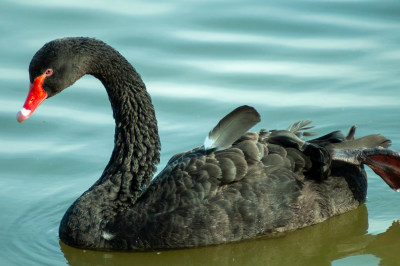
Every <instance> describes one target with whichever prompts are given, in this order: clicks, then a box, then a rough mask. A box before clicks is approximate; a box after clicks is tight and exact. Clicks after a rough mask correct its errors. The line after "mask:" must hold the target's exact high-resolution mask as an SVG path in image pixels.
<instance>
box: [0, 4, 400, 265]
mask: <svg viewBox="0 0 400 266" xmlns="http://www.w3.org/2000/svg"><path fill="white" fill-rule="evenodd" d="M399 14H400V3H399V2H397V1H362V2H361V1H360V2H359V1H329V2H328V1H323V2H322V1H321V2H319V1H285V2H283V1H275V2H272V3H268V2H267V1H261V0H258V1H257V0H251V1H178V0H172V1H112V2H110V1H105V0H103V1H97V2H96V4H94V3H90V2H85V1H76V0H70V1H63V2H62V1H59V2H57V1H45V0H37V1H27V0H13V1H7V0H3V1H2V2H1V3H0V32H1V33H2V34H1V38H0V82H1V97H0V210H1V216H0V224H1V227H0V265H67V263H69V264H70V265H124V264H130V265H134V264H146V265H176V264H179V265H184V264H192V265H228V264H229V265H266V264H268V265H330V264H332V265H378V264H379V263H381V264H382V265H396V262H397V263H398V255H397V254H398V250H399V249H400V229H399V225H398V224H396V223H394V224H392V223H393V222H394V221H397V220H398V219H399V218H400V209H399V206H398V203H399V201H400V194H398V193H395V192H393V191H392V190H390V188H389V187H388V186H387V185H386V184H385V183H384V182H383V181H382V180H381V179H380V178H379V177H378V176H376V175H375V174H374V173H373V172H372V171H371V170H369V169H368V174H369V190H368V200H367V203H366V204H365V205H363V206H362V207H360V208H359V209H357V210H355V211H353V212H350V213H347V214H345V215H342V216H339V217H334V218H333V219H330V220H328V221H327V222H325V223H322V224H320V225H317V226H313V227H310V228H306V229H304V230H299V231H296V232H293V233H290V234H287V235H284V236H282V237H279V238H272V239H268V238H267V239H264V238H261V239H256V240H253V241H246V242H242V243H235V244H230V245H222V246H215V247H208V248H200V249H191V250H176V251H163V252H159V253H157V252H149V253H136V254H134V253H110V252H106V253H104V252H93V251H82V250H77V249H73V248H70V247H67V246H64V245H60V243H59V239H58V225H59V222H60V220H61V217H62V215H63V214H64V212H65V211H66V209H67V208H68V206H69V205H70V204H71V203H72V202H73V201H74V200H75V199H76V198H77V197H78V196H79V195H81V194H82V193H83V192H84V191H85V190H86V189H87V188H88V187H89V186H90V185H91V184H93V183H94V182H95V181H96V179H97V178H98V177H99V176H100V174H101V172H102V170H103V168H104V166H105V164H106V163H107V162H108V159H109V156H110V154H111V150H112V147H113V133H114V132H113V131H114V126H113V120H112V115H111V108H110V105H109V102H108V99H107V95H106V93H105V90H104V89H103V88H102V85H101V83H100V82H98V81H97V80H95V79H94V78H91V77H84V78H83V79H81V80H79V81H78V82H77V83H76V84H75V85H74V86H73V87H71V88H69V89H68V90H66V91H64V92H63V93H62V94H61V95H59V96H57V97H54V98H52V99H49V100H47V101H46V102H45V103H43V104H42V105H41V106H40V107H39V109H38V110H37V111H36V112H35V114H34V115H33V116H32V117H31V118H30V119H29V120H28V121H26V122H25V123H24V124H22V125H20V124H18V123H17V121H16V119H15V114H16V112H17V111H18V110H19V109H20V108H21V106H22V104H23V102H24V101H25V97H26V95H27V91H28V85H29V81H28V72H27V68H28V64H29V62H30V59H31V57H32V55H33V54H34V53H35V52H36V51H37V49H39V48H40V47H41V46H42V45H43V44H44V43H45V42H47V41H50V40H52V39H55V38H59V37H65V36H90V37H96V38H98V39H101V40H103V41H105V42H107V43H109V44H110V45H112V46H113V47H115V48H116V49H118V50H119V51H120V52H121V53H122V54H123V55H124V56H126V57H127V59H128V60H129V61H130V62H131V63H132V64H133V65H134V66H135V67H136V69H137V70H138V71H139V72H140V73H141V75H142V77H143V79H144V81H145V82H146V84H147V87H148V90H149V92H150V94H151V95H152V98H153V103H154V105H155V109H156V114H157V118H158V122H159V128H160V135H161V140H162V158H161V164H160V166H159V170H161V169H162V168H163V165H165V163H166V162H167V161H168V159H169V158H170V157H171V156H172V155H173V154H175V153H177V152H180V151H183V150H187V149H190V148H193V147H195V146H198V145H200V144H201V143H202V142H203V140H204V137H205V135H206V134H207V133H208V131H209V130H210V129H211V128H212V127H213V126H214V125H215V123H216V122H217V121H218V120H219V119H220V118H221V117H222V116H223V115H225V114H226V113H228V112H229V111H230V110H232V109H234V108H235V107H236V106H238V105H242V104H249V105H253V106H254V107H256V108H257V110H259V112H260V113H261V116H262V122H261V123H260V125H258V126H257V127H256V128H255V129H256V130H257V129H259V128H267V129H273V128H286V127H287V126H288V125H289V124H291V123H292V122H294V121H297V120H301V119H311V120H313V121H314V124H315V125H316V129H315V131H316V132H318V133H319V134H324V133H327V132H329V131H332V130H336V129H341V130H344V131H346V130H347V129H348V128H349V127H350V126H351V125H353V124H356V125H357V126H358V132H357V136H362V135H364V134H369V133H381V134H383V135H385V136H386V137H388V138H390V139H392V141H393V148H394V149H397V150H400V133H399V131H400V123H399V117H400V107H399V102H400V95H399V93H398V92H399V88H400V78H399V77H400V75H399V74H400V48H399V47H400V46H399V43H400V16H399Z"/></svg>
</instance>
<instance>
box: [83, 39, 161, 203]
mask: <svg viewBox="0 0 400 266" xmlns="http://www.w3.org/2000/svg"><path fill="white" fill-rule="evenodd" d="M102 49H104V50H105V51H102ZM97 52H98V55H97V57H96V58H97V60H95V61H93V62H94V64H92V67H91V69H90V71H89V74H92V75H94V76H95V77H97V78H98V79H99V80H100V81H101V82H102V83H103V85H104V86H105V88H106V90H107V93H108V97H109V99H110V102H111V106H112V109H113V115H114V119H115V123H116V129H115V145H114V150H113V152H112V155H111V159H110V161H109V163H108V165H107V167H106V168H105V170H104V172H103V174H102V176H101V178H100V179H99V181H98V182H97V183H96V184H101V183H105V182H106V183H109V184H110V181H111V183H112V184H113V187H114V189H113V190H114V191H115V189H116V188H118V189H117V191H116V192H115V193H116V194H115V193H114V194H115V196H116V197H118V199H119V200H121V201H126V200H129V201H135V200H136V199H137V197H138V194H139V193H140V189H141V188H142V187H143V186H145V185H147V184H149V182H150V181H151V178H152V176H153V174H154V172H155V171H156V166H155V165H156V164H157V163H158V162H159V150H160V140H159V136H158V130H157V121H156V118H155V113H154V108H153V104H152V103H151V99H150V96H149V94H148V93H147V91H146V87H145V85H144V83H143V81H142V79H141V78H140V76H139V74H138V73H137V72H136V71H135V69H134V68H133V67H132V66H131V65H130V64H129V63H128V62H127V60H126V59H125V58H124V57H122V56H121V55H120V54H119V53H118V52H117V51H115V50H114V49H112V48H111V47H109V46H107V45H105V46H104V47H101V48H97ZM96 184H95V185H96Z"/></svg>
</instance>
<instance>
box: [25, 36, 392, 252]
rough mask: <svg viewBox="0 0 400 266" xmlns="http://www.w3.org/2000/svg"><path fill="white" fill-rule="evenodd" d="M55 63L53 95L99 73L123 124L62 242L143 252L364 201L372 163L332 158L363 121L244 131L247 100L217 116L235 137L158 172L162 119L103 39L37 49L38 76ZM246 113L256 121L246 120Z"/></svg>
mask: <svg viewBox="0 0 400 266" xmlns="http://www.w3.org/2000/svg"><path fill="white" fill-rule="evenodd" d="M46 69H52V75H51V76H46V78H45V79H44V81H43V89H44V91H45V92H46V93H47V95H48V97H51V96H53V95H55V94H57V93H59V92H60V91H62V90H63V89H65V88H66V87H68V86H70V85H72V84H73V83H74V82H75V81H76V80H77V79H79V78H80V77H81V76H83V75H85V74H91V75H93V76H95V77H97V78H98V79H99V80H100V81H101V82H102V83H103V85H104V86H105V88H106V90H107V93H108V96H109V99H110V102H111V106H112V109H113V115H114V118H115V121H116V129H115V147H114V150H113V152H112V155H111V158H110V161H109V163H108V165H107V166H106V168H105V170H104V172H103V174H102V175H101V177H100V178H99V180H98V181H97V182H96V183H95V184H94V185H93V186H92V187H91V188H89V189H88V190H87V191H86V192H85V193H83V195H82V196H81V197H79V198H78V199H77V200H76V201H75V202H74V203H73V204H72V206H71V207H70V208H69V209H68V210H67V212H66V213H65V215H64V217H63V219H62V221H61V224H60V229H59V235H60V239H61V240H62V241H63V242H65V243H66V244H68V245H71V246H75V247H79V248H87V249H111V250H137V249H139V250H141V249H167V248H184V247H197V246H204V245H211V244H220V243H226V242H231V241H238V240H243V239H249V238H254V237H257V236H260V235H266V234H273V233H278V232H284V231H288V230H293V229H298V228H302V227H305V226H309V225H312V224H316V223H319V222H322V221H324V220H326V219H327V218H329V217H331V216H333V215H338V214H341V213H344V212H346V211H349V210H351V209H354V208H356V207H357V206H359V205H360V204H361V203H363V202H364V201H365V198H366V190H367V180H366V174H365V171H364V169H363V166H362V163H364V161H359V160H357V158H358V157H357V158H356V159H354V160H353V161H346V160H347V159H348V157H346V156H345V155H343V156H338V155H337V154H339V153H335V147H339V146H335V145H340V148H341V149H345V148H346V147H351V148H352V149H353V150H357V149H358V148H360V149H361V148H363V147H359V146H360V145H358V146H357V145H355V144H354V143H357V142H356V141H357V140H354V133H355V132H354V130H355V129H354V128H352V130H351V131H350V133H349V136H348V137H347V138H346V137H345V136H344V135H343V134H342V133H340V132H333V133H331V134H328V135H326V136H323V137H320V138H318V139H314V140H311V141H305V140H304V139H302V138H301V136H303V135H310V134H308V133H304V132H303V131H304V130H307V129H309V128H311V127H307V126H308V125H309V124H310V121H304V122H299V123H296V124H294V125H293V126H291V127H289V128H288V129H287V130H272V131H265V130H262V131H260V132H247V133H246V131H247V129H248V128H249V127H250V126H251V125H253V124H254V123H257V122H258V120H259V117H258V113H257V112H256V111H255V110H254V109H253V108H251V107H248V106H243V107H240V108H238V109H237V110H235V111H234V112H233V114H235V116H236V115H237V117H240V119H236V118H234V117H232V116H230V117H228V120H226V121H229V123H231V120H232V121H233V122H237V123H238V126H234V127H230V126H228V127H225V126H221V125H224V123H220V124H219V125H218V126H217V127H216V128H215V129H214V130H212V132H211V133H210V136H215V135H218V134H219V133H224V134H225V133H226V132H228V134H227V135H231V136H232V135H234V136H235V137H231V138H229V137H225V136H224V141H223V145H222V148H220V149H218V148H217V147H214V146H211V147H210V148H209V149H205V148H204V147H203V146H201V147H198V148H195V149H193V150H192V151H187V152H183V153H180V154H177V155H175V156H174V157H173V158H171V160H170V161H169V163H168V164H167V166H166V167H165V169H164V170H162V171H161V173H160V174H159V175H158V176H157V177H155V178H154V179H152V177H153V174H154V172H155V171H156V167H155V165H156V164H157V163H158V162H159V150H160V141H159V137H158V132H157V122H156V118H155V114H154V109H153V105H152V103H151V99H150V96H149V95H148V93H147V91H146V88H145V85H144V83H143V81H142V80H141V78H140V76H139V74H138V73H137V72H136V71H135V69H134V68H133V67H132V66H131V65H130V64H129V63H128V62H127V61H126V59H125V58H124V57H123V56H121V55H120V54H119V53H118V52H117V51H116V50H114V49H113V48H111V47H110V46H108V45H107V44H105V43H103V42H101V41H98V40H95V39H90V38H65V39H59V40H55V41H52V42H49V43H47V44H46V45H45V46H44V47H43V48H41V49H40V50H39V51H38V52H37V53H36V54H35V56H34V57H33V59H32V61H31V64H30V67H29V71H30V79H31V82H33V81H34V80H35V79H36V77H38V76H40V75H42V74H43V73H44V72H45V71H46ZM246 112H247V113H249V114H250V115H249V116H248V117H247V118H248V119H249V120H252V121H253V122H251V123H250V124H251V125H250V124H248V123H243V124H247V125H246V126H243V127H241V126H240V125H241V123H242V122H240V121H243V119H244V121H246V116H247V114H246ZM24 119H25V118H24ZM20 120H22V119H20ZM229 123H228V124H229ZM225 125H226V124H225ZM221 128H222V129H221ZM223 128H225V130H226V132H221V130H222V131H223ZM218 131H219V132H218ZM242 131H243V132H242ZM238 132H239V133H240V134H238ZM371 136H372V137H370V140H368V143H373V144H371V145H372V146H373V147H372V148H379V147H380V146H382V147H381V148H383V147H387V145H386V144H387V143H388V140H387V139H386V138H383V137H379V138H378V137H377V136H375V135H371ZM374 136H375V137H374ZM364 142H365V141H364ZM358 143H360V142H358ZM371 145H370V146H371ZM217 146H218V145H217ZM370 148H371V147H370ZM336 150H337V148H336ZM334 154H336V157H334ZM357 154H358V153H357ZM396 156H397V154H395V156H394V157H395V158H397V157H396Z"/></svg>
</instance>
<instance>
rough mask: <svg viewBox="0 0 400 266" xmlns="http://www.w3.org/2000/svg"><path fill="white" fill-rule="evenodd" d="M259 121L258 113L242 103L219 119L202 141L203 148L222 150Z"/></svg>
mask: <svg viewBox="0 0 400 266" xmlns="http://www.w3.org/2000/svg"><path fill="white" fill-rule="evenodd" d="M258 122H260V115H259V113H258V112H257V111H256V110H255V109H254V108H253V107H250V106H247V105H243V106H240V107H238V108H236V109H235V110H233V111H232V112H230V113H229V114H228V115H226V116H225V117H224V118H222V119H221V121H219V123H218V124H217V125H216V126H215V127H214V129H213V130H211V131H210V133H209V134H208V136H207V138H206V139H205V141H204V148H205V149H206V150H208V149H217V150H223V149H227V148H229V147H230V146H232V144H233V143H234V142H235V141H236V140H237V139H239V138H240V137H241V136H242V135H244V134H245V133H246V132H247V131H248V130H249V129H250V128H252V127H253V126H254V125H255V124H257V123H258Z"/></svg>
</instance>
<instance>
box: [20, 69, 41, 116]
mask: <svg viewBox="0 0 400 266" xmlns="http://www.w3.org/2000/svg"><path fill="white" fill-rule="evenodd" d="M45 78H46V74H43V75H41V76H39V77H37V78H35V80H34V81H33V84H31V85H30V86H29V92H28V97H26V101H25V104H24V106H23V107H22V109H21V110H20V111H19V112H18V113H17V120H18V122H20V123H22V122H24V121H25V120H26V119H27V118H28V117H29V116H30V115H31V114H32V113H33V112H34V111H35V110H36V108H37V107H38V106H39V105H40V104H41V103H42V102H43V101H44V100H45V99H46V98H47V96H48V95H47V92H45V91H44V89H43V86H42V85H43V81H44V79H45Z"/></svg>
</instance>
